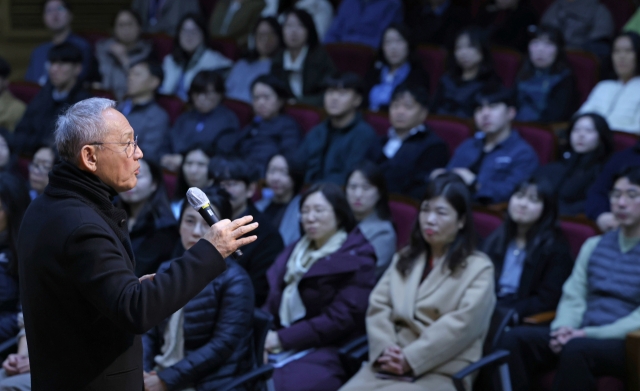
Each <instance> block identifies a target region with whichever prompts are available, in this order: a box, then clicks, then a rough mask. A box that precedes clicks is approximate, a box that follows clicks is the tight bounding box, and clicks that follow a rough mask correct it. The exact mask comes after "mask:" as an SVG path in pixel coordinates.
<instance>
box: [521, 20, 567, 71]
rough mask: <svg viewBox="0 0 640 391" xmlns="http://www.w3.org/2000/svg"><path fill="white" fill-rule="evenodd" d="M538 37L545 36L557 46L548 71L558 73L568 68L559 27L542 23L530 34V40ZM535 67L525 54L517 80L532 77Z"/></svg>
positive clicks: (562, 36)
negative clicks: (525, 57)
mask: <svg viewBox="0 0 640 391" xmlns="http://www.w3.org/2000/svg"><path fill="white" fill-rule="evenodd" d="M538 38H546V39H548V40H549V41H551V42H552V43H553V44H554V45H555V46H556V48H557V53H556V58H555V60H554V61H553V64H551V68H550V71H551V73H552V74H558V73H560V72H563V71H564V70H566V69H569V65H568V63H567V56H566V55H565V52H564V35H563V34H562V31H560V29H558V28H556V27H553V26H549V25H547V24H542V25H540V26H538V27H537V28H536V31H535V33H533V35H532V36H531V40H530V41H533V40H534V39H538ZM535 70H536V67H535V66H533V63H532V62H531V57H530V56H528V55H527V59H526V60H525V62H524V64H523V65H522V68H520V72H518V80H527V79H530V78H531V77H533V75H534V73H535Z"/></svg>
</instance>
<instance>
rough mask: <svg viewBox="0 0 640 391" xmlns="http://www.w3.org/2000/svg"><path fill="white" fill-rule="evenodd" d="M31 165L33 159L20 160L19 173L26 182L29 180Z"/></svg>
mask: <svg viewBox="0 0 640 391" xmlns="http://www.w3.org/2000/svg"><path fill="white" fill-rule="evenodd" d="M29 164H31V159H29V158H26V157H24V156H20V157H19V158H18V167H17V168H18V173H19V174H20V176H22V177H23V178H24V179H26V180H28V179H29Z"/></svg>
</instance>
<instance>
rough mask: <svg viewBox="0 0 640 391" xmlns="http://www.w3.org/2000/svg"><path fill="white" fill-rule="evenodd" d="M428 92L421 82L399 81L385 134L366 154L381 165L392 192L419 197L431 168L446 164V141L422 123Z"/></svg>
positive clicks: (447, 157)
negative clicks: (408, 82) (412, 83)
mask: <svg viewBox="0 0 640 391" xmlns="http://www.w3.org/2000/svg"><path fill="white" fill-rule="evenodd" d="M428 104H429V93H428V92H427V90H425V89H424V88H423V87H422V86H416V85H411V84H406V83H405V84H400V85H399V86H398V87H397V88H396V89H395V90H394V91H393V95H392V97H391V107H390V108H389V120H390V121H391V128H390V129H389V132H388V135H387V136H385V137H382V138H380V140H379V142H378V143H375V144H374V145H373V147H372V148H371V151H370V153H369V156H370V157H371V158H372V160H373V161H374V162H376V163H378V164H379V165H380V169H381V170H382V172H383V173H384V177H385V181H386V183H387V186H388V188H389V191H390V192H391V193H397V194H402V195H404V196H408V197H413V198H415V199H420V198H421V197H422V196H423V195H424V192H425V190H426V187H427V182H428V180H429V175H430V174H431V171H433V170H434V169H437V168H442V167H445V166H446V165H447V161H448V159H449V151H448V148H447V145H446V144H445V143H444V141H442V139H441V138H440V137H438V136H437V135H436V134H435V133H434V132H433V131H432V130H431V129H430V128H429V127H427V126H426V125H425V124H424V121H425V119H426V118H427V115H428V114H429V108H428Z"/></svg>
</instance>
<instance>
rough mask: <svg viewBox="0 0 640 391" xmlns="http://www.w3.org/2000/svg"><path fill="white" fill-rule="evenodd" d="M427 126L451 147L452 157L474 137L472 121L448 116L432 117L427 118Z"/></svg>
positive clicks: (450, 153)
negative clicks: (464, 143) (461, 145)
mask: <svg viewBox="0 0 640 391" xmlns="http://www.w3.org/2000/svg"><path fill="white" fill-rule="evenodd" d="M426 123H427V125H429V126H430V127H431V129H433V132H434V133H435V134H437V135H438V136H439V137H440V138H441V139H442V140H444V142H445V143H447V146H448V147H449V155H450V156H452V155H453V153H454V152H455V150H456V148H458V146H459V145H460V144H462V142H463V141H464V140H466V139H468V138H469V137H471V136H472V135H473V125H472V123H471V121H468V120H463V119H460V118H457V117H451V116H446V115H430V116H429V117H427V121H426Z"/></svg>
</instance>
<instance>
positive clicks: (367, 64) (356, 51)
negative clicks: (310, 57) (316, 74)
mask: <svg viewBox="0 0 640 391" xmlns="http://www.w3.org/2000/svg"><path fill="white" fill-rule="evenodd" d="M324 49H325V50H326V51H327V53H328V54H329V57H331V60H332V61H333V65H335V66H336V69H338V71H340V72H355V73H357V74H358V75H360V76H361V77H364V76H365V75H366V74H367V71H368V70H369V68H371V66H372V65H373V60H374V59H375V57H376V52H375V51H374V50H373V49H372V48H370V47H369V46H365V45H359V44H356V43H345V42H341V43H329V44H326V45H324Z"/></svg>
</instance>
